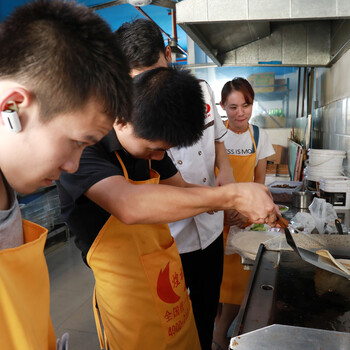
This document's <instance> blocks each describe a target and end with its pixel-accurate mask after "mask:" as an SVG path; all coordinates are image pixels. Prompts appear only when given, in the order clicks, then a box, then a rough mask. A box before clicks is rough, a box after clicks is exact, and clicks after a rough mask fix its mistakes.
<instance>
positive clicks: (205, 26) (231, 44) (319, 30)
mask: <svg viewBox="0 0 350 350" xmlns="http://www.w3.org/2000/svg"><path fill="white" fill-rule="evenodd" d="M176 12H177V13H176V15H177V23H178V24H179V25H180V27H181V28H182V29H183V30H184V31H185V32H186V33H187V34H188V36H189V37H191V39H192V40H193V41H194V42H195V43H196V44H197V45H198V46H199V47H200V48H201V49H202V50H203V51H204V52H205V53H206V54H207V55H208V56H209V57H210V58H211V59H212V60H213V62H214V63H215V64H217V65H218V66H221V65H231V66H232V65H243V66H244V65H251V66H252V65H283V66H330V65H332V64H333V63H334V62H336V61H337V60H338V59H339V58H340V57H341V55H342V54H344V53H345V52H346V51H347V50H348V49H349V47H350V1H348V0H269V1H262V0H184V1H181V2H179V3H178V4H176Z"/></svg>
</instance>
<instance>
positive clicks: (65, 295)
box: [46, 238, 100, 350]
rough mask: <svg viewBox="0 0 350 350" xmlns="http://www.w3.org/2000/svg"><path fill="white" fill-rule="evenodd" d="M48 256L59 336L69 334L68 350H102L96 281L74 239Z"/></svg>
mask: <svg viewBox="0 0 350 350" xmlns="http://www.w3.org/2000/svg"><path fill="white" fill-rule="evenodd" d="M54 248H55V249H54V250H51V251H50V252H49V253H46V260H47V265H48V268H49V274H50V283H51V317H52V322H53V325H54V328H55V332H56V336H57V337H60V336H61V335H62V334H63V333H65V332H68V333H69V350H82V349H84V350H98V349H100V346H99V342H98V338H97V333H96V327H95V322H94V316H93V311H92V292H93V287H94V277H93V274H92V271H91V270H90V269H89V268H88V267H87V266H86V265H85V264H84V263H83V261H82V259H81V256H80V252H79V250H78V249H77V248H76V247H75V244H74V241H73V239H72V238H71V239H70V240H69V241H68V242H66V243H61V245H60V246H56V247H54Z"/></svg>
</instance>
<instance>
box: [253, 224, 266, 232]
mask: <svg viewBox="0 0 350 350" xmlns="http://www.w3.org/2000/svg"><path fill="white" fill-rule="evenodd" d="M250 230H251V231H266V227H265V225H264V224H254V225H253V226H252V227H251V228H250Z"/></svg>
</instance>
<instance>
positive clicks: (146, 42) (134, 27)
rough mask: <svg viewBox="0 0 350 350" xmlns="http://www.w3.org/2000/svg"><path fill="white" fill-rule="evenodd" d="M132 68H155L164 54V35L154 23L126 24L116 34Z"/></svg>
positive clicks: (138, 22) (135, 22) (134, 22)
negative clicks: (160, 56)
mask: <svg viewBox="0 0 350 350" xmlns="http://www.w3.org/2000/svg"><path fill="white" fill-rule="evenodd" d="M115 36H116V37H117V39H118V41H119V44H120V46H121V48H122V50H123V53H124V55H125V56H126V57H127V59H128V62H129V65H130V68H131V69H133V68H142V67H150V66H153V65H154V64H155V63H156V62H157V61H158V60H159V55H160V54H161V53H164V55H165V45H164V39H163V35H162V33H161V31H160V29H159V27H158V26H157V24H155V23H154V22H153V21H150V20H147V19H136V20H134V21H133V22H126V23H124V24H122V26H121V27H119V29H118V30H117V31H116V32H115Z"/></svg>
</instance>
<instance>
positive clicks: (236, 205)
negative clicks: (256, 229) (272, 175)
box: [221, 182, 277, 226]
mask: <svg viewBox="0 0 350 350" xmlns="http://www.w3.org/2000/svg"><path fill="white" fill-rule="evenodd" d="M221 189H222V190H224V191H225V194H224V195H225V196H227V195H229V196H232V200H233V204H232V207H231V209H236V210H237V211H239V212H240V213H241V214H243V215H245V216H246V217H248V219H249V220H250V221H251V222H252V223H256V224H268V225H270V226H275V225H276V220H277V218H276V206H275V204H274V202H273V200H272V196H271V193H270V191H269V190H268V188H267V187H266V186H265V185H261V184H257V183H254V182H241V183H236V184H231V185H226V186H222V187H221Z"/></svg>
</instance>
